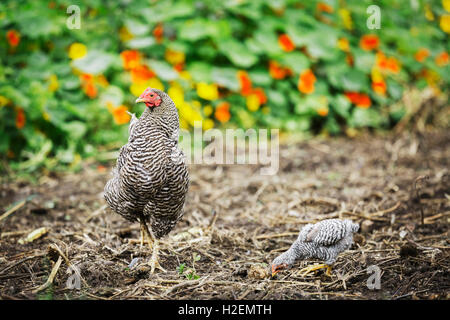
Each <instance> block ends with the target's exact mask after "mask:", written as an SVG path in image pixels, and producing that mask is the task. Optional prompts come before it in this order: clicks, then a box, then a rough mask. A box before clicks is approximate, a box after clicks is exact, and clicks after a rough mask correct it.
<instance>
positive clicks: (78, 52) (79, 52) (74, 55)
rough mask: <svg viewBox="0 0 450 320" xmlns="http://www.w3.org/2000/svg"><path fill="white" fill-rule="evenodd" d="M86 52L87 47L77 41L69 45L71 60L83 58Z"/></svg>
mask: <svg viewBox="0 0 450 320" xmlns="http://www.w3.org/2000/svg"><path fill="white" fill-rule="evenodd" d="M86 54H87V47H86V46H85V45H84V44H82V43H79V42H75V43H72V44H71V45H70V47H69V58H70V59H72V60H76V59H80V58H83V57H84V56H85V55H86Z"/></svg>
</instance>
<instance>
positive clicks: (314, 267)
mask: <svg viewBox="0 0 450 320" xmlns="http://www.w3.org/2000/svg"><path fill="white" fill-rule="evenodd" d="M324 268H326V269H327V271H326V272H325V274H326V275H327V276H329V277H331V266H329V265H327V264H317V265H312V266H308V267H306V268H303V269H301V270H300V271H299V272H298V274H299V275H301V276H303V277H304V276H306V275H307V274H309V273H311V272H313V271H316V270H319V269H324Z"/></svg>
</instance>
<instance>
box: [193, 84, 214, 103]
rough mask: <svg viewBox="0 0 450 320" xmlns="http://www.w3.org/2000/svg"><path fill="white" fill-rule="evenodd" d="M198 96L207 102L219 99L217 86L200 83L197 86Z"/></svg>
mask: <svg viewBox="0 0 450 320" xmlns="http://www.w3.org/2000/svg"><path fill="white" fill-rule="evenodd" d="M197 95H198V96H199V97H200V98H202V99H205V100H216V99H217V98H219V91H218V89H217V85H215V84H214V83H213V84H207V83H205V82H200V83H198V84H197Z"/></svg>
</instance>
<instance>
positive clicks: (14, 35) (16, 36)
mask: <svg viewBox="0 0 450 320" xmlns="http://www.w3.org/2000/svg"><path fill="white" fill-rule="evenodd" d="M6 39H8V43H9V45H10V46H11V47H17V46H18V45H19V43H20V33H19V32H18V31H16V30H9V31H8V32H7V33H6Z"/></svg>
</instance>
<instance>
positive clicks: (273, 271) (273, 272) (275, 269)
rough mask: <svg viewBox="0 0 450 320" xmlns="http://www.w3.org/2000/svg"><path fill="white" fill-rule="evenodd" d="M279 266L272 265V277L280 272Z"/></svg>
mask: <svg viewBox="0 0 450 320" xmlns="http://www.w3.org/2000/svg"><path fill="white" fill-rule="evenodd" d="M278 271H280V270H277V267H276V266H272V278H273V277H275V275H276V274H277V273H278Z"/></svg>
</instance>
